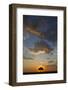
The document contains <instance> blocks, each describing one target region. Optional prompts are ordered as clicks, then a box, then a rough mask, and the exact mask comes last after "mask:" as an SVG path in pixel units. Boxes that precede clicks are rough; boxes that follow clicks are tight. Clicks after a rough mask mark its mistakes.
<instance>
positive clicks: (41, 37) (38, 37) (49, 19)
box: [23, 15, 57, 62]
mask: <svg viewBox="0 0 68 90" xmlns="http://www.w3.org/2000/svg"><path fill="white" fill-rule="evenodd" d="M23 38H24V39H23V44H24V45H23V49H24V53H23V57H24V59H26V60H30V59H31V60H39V61H42V62H44V61H46V60H53V61H55V62H56V60H57V17H55V16H33V15H23Z"/></svg>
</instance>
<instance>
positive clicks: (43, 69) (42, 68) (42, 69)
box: [37, 65, 45, 72]
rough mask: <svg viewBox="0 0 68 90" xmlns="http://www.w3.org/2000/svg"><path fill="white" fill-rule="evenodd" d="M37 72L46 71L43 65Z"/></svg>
mask: <svg viewBox="0 0 68 90" xmlns="http://www.w3.org/2000/svg"><path fill="white" fill-rule="evenodd" d="M37 71H38V72H44V71H45V67H44V66H43V65H40V66H39V67H38V68H37Z"/></svg>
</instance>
